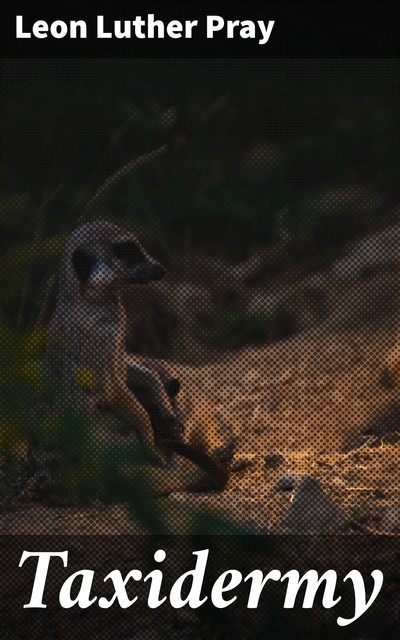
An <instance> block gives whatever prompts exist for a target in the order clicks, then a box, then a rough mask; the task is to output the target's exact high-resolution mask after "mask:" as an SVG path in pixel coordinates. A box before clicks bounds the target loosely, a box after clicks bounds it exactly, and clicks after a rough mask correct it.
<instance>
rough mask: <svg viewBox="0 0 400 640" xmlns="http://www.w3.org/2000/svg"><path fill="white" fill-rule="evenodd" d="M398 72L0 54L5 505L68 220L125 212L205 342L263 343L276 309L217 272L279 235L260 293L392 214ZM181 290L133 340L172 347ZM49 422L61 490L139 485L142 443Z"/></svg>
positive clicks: (35, 388)
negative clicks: (278, 255)
mask: <svg viewBox="0 0 400 640" xmlns="http://www.w3.org/2000/svg"><path fill="white" fill-rule="evenodd" d="M398 71H399V68H398V61H390V60H389V61H388V60H382V61H372V60H370V61H362V60H359V61H341V60H337V61H309V60H307V61H281V62H279V61H271V60H266V61H252V60H247V61H245V60H244V61H241V62H240V64H236V63H233V62H232V61H224V60H203V61H196V60H187V61H185V60H176V61H168V60H165V61H160V60H157V61H155V60H121V61H110V60H85V61H77V60H72V61H59V60H58V61H54V60H53V61H45V60H32V61H24V60H18V61H12V60H3V61H2V80H1V82H2V95H3V103H2V112H1V122H0V127H1V137H2V155H1V165H0V221H1V229H2V233H1V236H0V243H1V248H2V256H3V257H2V259H1V262H0V296H1V316H0V332H1V338H2V339H1V357H2V385H1V386H2V397H1V411H2V430H1V433H0V437H1V443H2V447H3V451H4V455H3V457H2V460H3V463H2V469H3V474H2V475H3V478H4V480H5V481H4V482H3V484H2V486H1V488H0V500H1V501H2V502H4V503H6V502H7V501H8V500H9V499H10V496H12V495H14V494H15V492H18V491H19V490H20V489H21V486H22V485H24V479H25V478H26V477H27V476H28V475H29V473H28V471H27V470H26V468H25V462H24V461H25V459H26V456H25V454H24V453H23V451H24V448H25V449H26V442H27V438H28V435H29V434H30V433H31V432H32V429H34V430H35V429H37V428H38V426H37V424H33V423H34V422H35V420H34V419H33V416H34V411H33V408H32V407H33V406H34V405H35V402H36V401H37V399H38V397H41V396H42V395H43V394H46V393H48V386H49V385H50V387H51V381H47V380H45V376H44V374H43V371H42V357H43V347H44V343H45V330H44V329H43V325H45V321H46V319H48V315H49V309H50V310H51V305H52V300H53V298H52V291H53V289H54V278H55V273H56V268H57V262H58V259H59V255H60V252H61V250H62V246H63V242H64V240H65V238H66V236H67V235H68V234H69V233H70V232H71V230H72V229H74V228H75V227H76V226H77V225H78V224H80V223H81V222H83V221H86V220H89V219H96V218H106V219H108V220H112V221H114V222H117V223H121V224H123V225H126V226H127V227H129V228H131V229H134V230H135V231H137V232H138V234H139V235H140V237H141V238H142V239H143V242H144V243H145V245H146V247H148V249H149V251H150V252H152V253H153V254H154V255H155V257H157V258H158V259H160V261H161V262H163V263H164V264H165V265H166V266H167V268H168V270H169V273H170V280H171V282H172V283H175V284H179V283H182V282H183V283H189V285H190V286H191V287H192V288H193V291H196V287H197V286H202V287H208V289H207V291H208V290H209V291H211V295H213V296H214V302H213V304H212V306H210V308H207V310H206V313H204V308H203V307H204V303H203V298H201V296H200V293H199V298H198V300H199V301H198V303H197V307H198V311H199V313H198V315H197V316H196V318H195V319H194V320H193V323H192V324H188V329H187V331H189V332H190V333H191V334H193V335H194V336H195V338H196V340H197V342H196V345H197V346H198V345H200V347H201V346H203V347H204V349H205V350H206V351H207V350H208V351H207V353H209V352H210V351H212V350H217V351H218V352H221V350H222V351H224V350H225V349H227V348H228V349H232V348H238V347H241V346H243V345H246V344H249V343H256V344H262V343H263V342H265V341H268V340H269V339H273V338H274V336H275V334H274V330H273V328H274V326H276V325H277V324H279V323H280V318H279V317H278V318H277V317H276V315H275V316H274V313H273V312H271V313H270V312H268V313H267V312H257V313H256V314H254V313H253V314H251V313H250V312H249V311H248V309H247V308H246V307H244V306H243V305H242V306H241V302H240V299H239V300H238V301H236V302H234V303H232V300H230V301H229V299H228V298H229V296H225V297H224V295H220V293H221V281H222V284H223V287H222V288H223V289H224V287H225V288H226V289H229V282H226V280H229V277H230V276H229V273H230V271H229V269H228V268H231V267H232V268H234V267H235V265H237V264H240V263H241V262H243V261H246V260H249V259H251V258H252V256H254V255H255V254H256V253H257V252H258V251H260V250H264V249H265V248H268V249H273V248H274V247H278V246H281V245H284V247H285V253H284V257H283V258H282V259H281V261H280V262H279V261H278V262H277V263H274V264H271V265H270V266H267V267H265V268H263V269H262V270H261V272H260V273H259V274H258V276H257V278H258V280H257V282H256V283H254V282H253V283H250V282H247V283H246V281H245V282H244V283H243V286H244V287H246V286H250V285H257V287H258V288H261V289H265V290H267V289H268V286H269V282H270V280H271V278H272V277H274V278H276V277H278V278H279V277H280V276H281V275H285V274H287V273H289V274H290V273H296V274H299V273H308V272H310V271H314V270H318V269H323V268H326V267H327V266H329V264H330V263H331V262H332V260H334V259H335V258H336V257H337V256H338V255H340V254H341V253H342V252H343V251H345V249H346V246H347V244H348V242H349V240H352V239H354V238H357V237H358V236H360V235H361V234H363V233H365V232H366V231H368V230H369V229H371V228H375V227H378V226H381V225H384V224H386V223H387V222H388V221H389V220H390V216H391V215H392V214H391V212H392V210H393V207H394V206H395V205H397V204H398V202H399V198H400V185H399V181H398V175H399V171H400V151H399V136H398V132H399V124H400V123H399V107H398V78H399V75H398ZM138 159H139V160H138ZM121 168H122V173H121V172H120V171H119V170H120V169H121ZM102 186H103V189H101V187H102ZM99 189H100V190H99ZM218 260H219V261H220V274H219V275H220V276H221V277H220V278H219V283H220V284H219V286H220V288H219V289H218V288H216V289H215V288H214V283H216V282H217V281H218V277H214V275H213V274H212V273H211V272H210V273H211V275H210V276H207V277H209V280H210V281H208V282H207V281H206V275H205V273H206V271H207V269H206V267H207V268H208V265H209V264H211V263H212V261H216V263H217V262H218ZM202 264H203V268H202V267H201V266H200V267H199V266H197V267H196V266H193V265H202ZM221 265H222V266H221ZM225 267H226V270H224V269H225ZM224 274H225V275H224ZM224 277H225V281H224ZM221 278H222V280H221ZM214 281H215V282H214ZM224 291H225V289H224ZM177 298H179V296H177ZM179 304H182V301H181V299H180V298H179V299H178V301H177V306H175V307H174V308H173V309H172V310H171V309H169V308H167V307H165V316H166V317H169V316H168V314H170V316H171V318H170V322H169V324H168V325H163V324H161V325H157V326H158V329H157V326H156V332H157V331H158V332H159V335H157V336H156V337H155V339H154V341H153V346H151V345H150V347H147V346H146V349H147V348H148V350H149V351H150V352H152V353H153V355H162V356H163V357H169V356H174V357H175V356H177V355H178V356H179V353H180V351H179V349H180V343H179V340H180V338H179V336H180V335H181V334H180V333H179V332H181V333H182V335H183V334H184V331H183V329H182V326H181V324H179V322H180V317H181V316H182V309H183V307H180V306H179ZM188 304H190V307H191V308H193V309H195V308H196V302H193V301H191V302H190V303H188ZM158 312H159V310H158V311H157V313H158ZM161 315H162V314H161ZM150 324H151V323H150ZM151 326H153V325H151ZM286 330H287V332H290V328H288V327H287V328H286ZM169 331H175V332H176V335H174V340H175V347H174V348H172V347H171V344H172V340H170V339H169V338H170V336H169V335H167V334H168V332H169ZM144 333H146V332H145V331H144ZM141 335H143V333H142V334H141ZM186 337H187V336H186ZM182 344H183V338H182ZM154 345H155V346H154ZM166 345H169V346H166ZM135 346H136V347H137V348H139V349H140V347H141V345H135ZM182 349H183V346H182ZM182 353H183V351H182ZM184 357H185V358H188V356H187V354H185V355H184ZM189 358H190V356H189ZM36 422H40V421H36ZM52 429H53V430H54V431H55V432H57V433H58V435H59V437H60V439H61V441H63V442H64V445H65V448H66V450H68V447H69V443H74V447H73V451H72V452H71V460H72V462H71V466H70V469H75V471H76V474H77V475H76V477H75V479H73V478H72V476H71V477H70V482H69V485H70V487H71V490H73V491H75V492H77V493H79V492H81V493H83V494H85V496H86V497H87V498H88V499H90V498H91V497H93V495H94V493H95V491H97V490H98V486H99V482H98V478H99V477H102V478H103V480H104V482H100V484H102V485H103V486H104V488H106V487H110V486H111V485H112V482H111V481H112V479H113V482H114V484H115V483H116V484H117V485H118V491H117V493H118V495H126V497H127V499H129V496H130V495H132V494H133V493H135V484H134V483H135V482H136V483H137V486H136V489H137V490H138V491H142V490H143V474H138V477H137V478H136V479H135V478H129V480H127V479H126V477H125V476H124V473H125V472H124V468H125V466H126V465H125V463H126V456H128V458H129V460H130V461H131V464H132V461H137V459H138V458H137V456H139V458H140V455H141V454H140V452H137V450H136V451H129V452H128V453H126V451H125V453H121V452H118V451H117V450H114V451H112V452H111V453H110V451H102V450H101V449H99V448H98V447H97V448H96V447H94V446H93V442H92V441H91V440H90V436H87V438H88V439H86V440H82V438H83V437H84V436H83V434H88V433H89V434H90V430H88V429H87V425H86V423H85V418H83V417H81V416H78V417H76V416H73V415H72V414H71V413H68V412H67V413H66V414H65V415H61V416H59V417H58V418H57V421H56V424H55V425H53V427H52ZM41 435H42V436H43V434H41ZM85 437H86V436H85ZM77 452H78V453H77ZM135 456H136V457H135ZM94 457H96V459H94ZM83 460H84V461H86V472H87V473H88V477H86V478H83V477H81V476H80V475H79V473H78V470H79V469H80V470H82V461H83ZM5 469H8V471H5ZM11 469H12V471H11ZM88 470H89V471H88ZM71 473H72V472H71ZM76 478H78V479H76ZM3 485H4V486H3ZM95 487H96V489H95ZM114 488H115V486H114ZM104 491H105V494H106V489H104ZM111 493H112V495H115V493H113V492H111ZM81 498H82V496H80V499H81ZM105 499H108V498H107V496H106V497H105ZM109 499H111V498H109ZM149 505H150V506H149ZM135 508H139V507H135ZM140 508H141V509H142V512H141V514H140V515H141V517H142V519H143V520H144V521H146V522H147V524H148V525H149V527H150V528H151V529H152V530H157V531H165V530H166V525H165V523H164V522H163V519H162V516H156V515H155V514H156V513H157V512H156V510H153V509H152V506H151V501H150V502H146V504H145V505H144V504H142V506H141V507H140ZM196 526H199V523H197V524H196ZM210 526H211V525H210ZM218 526H219V525H218ZM167 530H168V527H167Z"/></svg>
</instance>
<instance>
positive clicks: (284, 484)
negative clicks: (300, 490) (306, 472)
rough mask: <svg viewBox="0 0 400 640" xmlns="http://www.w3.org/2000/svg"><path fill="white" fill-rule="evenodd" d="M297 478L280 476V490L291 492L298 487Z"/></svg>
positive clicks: (278, 482) (278, 481)
mask: <svg viewBox="0 0 400 640" xmlns="http://www.w3.org/2000/svg"><path fill="white" fill-rule="evenodd" d="M296 482H297V478H296V476H294V475H287V476H280V478H278V480H277V483H276V484H277V485H278V489H280V490H281V491H291V490H292V489H294V487H295V486H296Z"/></svg>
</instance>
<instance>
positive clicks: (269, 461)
mask: <svg viewBox="0 0 400 640" xmlns="http://www.w3.org/2000/svg"><path fill="white" fill-rule="evenodd" d="M283 462H285V458H284V457H283V455H282V454H281V453H267V455H266V456H265V458H264V464H265V466H266V467H268V468H269V469H276V468H277V467H280V465H281V464H283Z"/></svg>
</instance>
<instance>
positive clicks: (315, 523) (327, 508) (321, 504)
mask: <svg viewBox="0 0 400 640" xmlns="http://www.w3.org/2000/svg"><path fill="white" fill-rule="evenodd" d="M346 522H347V517H346V514H345V512H344V511H343V510H342V509H341V508H340V507H338V506H336V505H335V504H334V502H333V501H332V500H331V499H330V498H329V497H328V496H327V495H326V493H325V491H324V490H323V489H322V487H321V485H320V484H319V482H318V480H316V479H315V478H313V477H312V476H303V477H302V479H301V480H300V482H298V484H297V487H296V491H295V493H294V498H293V502H291V504H290V506H289V508H288V511H287V513H286V516H285V517H284V518H283V520H282V521H281V523H280V524H279V525H278V527H279V528H281V529H283V530H287V531H290V532H291V533H302V534H309V533H317V534H322V533H327V532H328V531H335V530H337V529H339V528H342V527H344V526H345V525H346Z"/></svg>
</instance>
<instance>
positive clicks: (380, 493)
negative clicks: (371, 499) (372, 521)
mask: <svg viewBox="0 0 400 640" xmlns="http://www.w3.org/2000/svg"><path fill="white" fill-rule="evenodd" d="M374 496H375V498H379V499H380V500H384V499H385V498H386V495H385V494H384V493H383V491H382V490H381V489H375V491H374Z"/></svg>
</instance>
